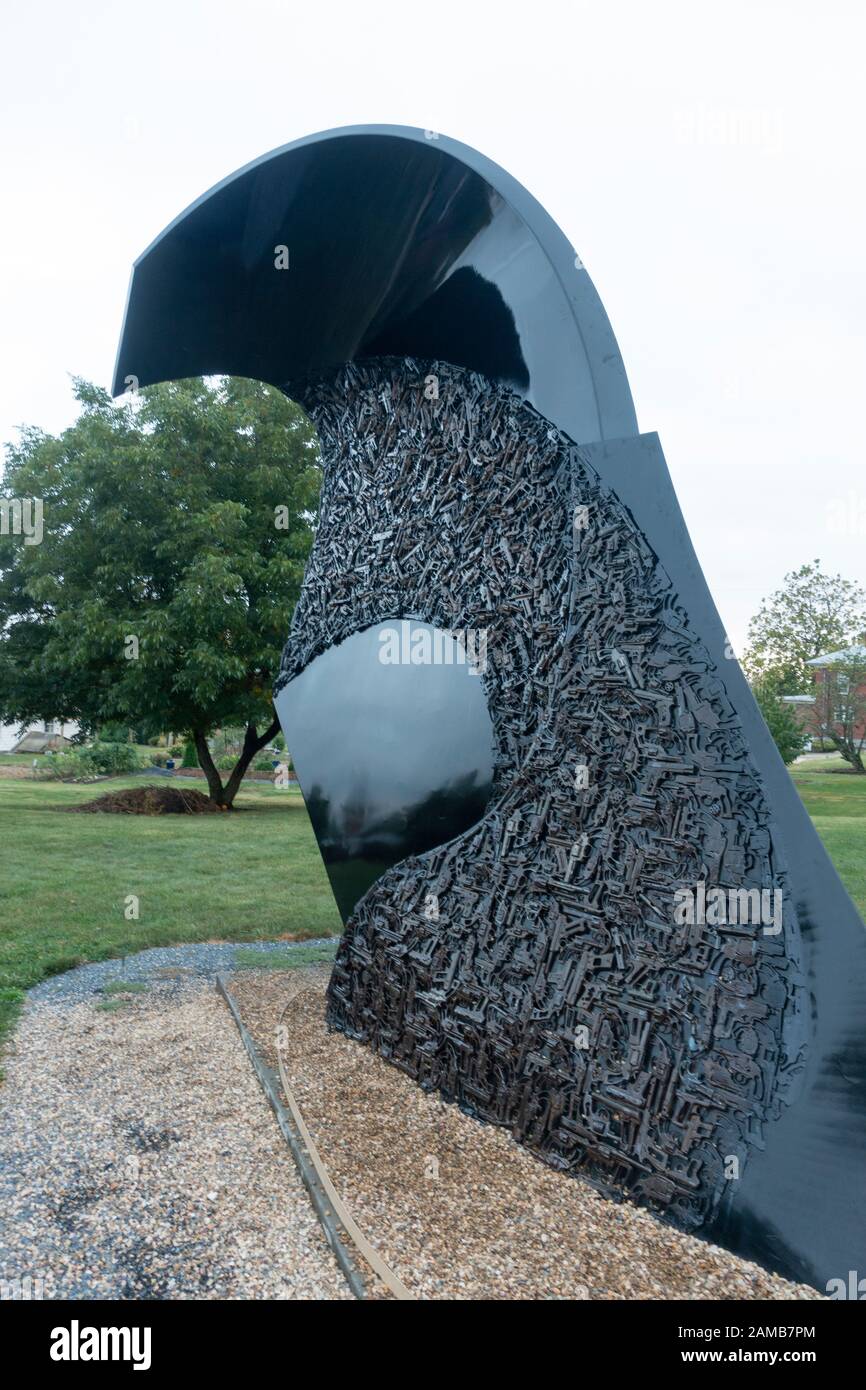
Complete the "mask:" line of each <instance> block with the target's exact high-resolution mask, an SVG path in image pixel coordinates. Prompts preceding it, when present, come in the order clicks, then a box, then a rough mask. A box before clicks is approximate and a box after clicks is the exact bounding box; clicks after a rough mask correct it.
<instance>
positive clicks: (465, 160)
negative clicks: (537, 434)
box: [114, 126, 637, 441]
mask: <svg viewBox="0 0 866 1390" xmlns="http://www.w3.org/2000/svg"><path fill="white" fill-rule="evenodd" d="M278 246H286V247H287V248H288V253H289V268H288V269H287V270H278V269H276V268H275V264H274V263H275V259H276V257H275V248H276V247H278ZM387 354H397V355H412V356H417V357H427V358H441V359H442V360H443V361H446V362H452V363H454V364H456V365H457V366H461V367H471V368H475V369H476V370H478V371H481V372H483V373H484V374H485V375H486V376H488V377H489V378H490V379H491V380H493V381H502V382H506V383H508V384H509V385H510V386H513V387H514V389H515V390H518V391H520V392H521V394H524V395H525V396H526V397H527V399H528V400H529V401H530V402H531V403H532V404H533V405H535V406H536V407H537V409H538V410H540V411H541V413H542V414H543V415H546V416H547V418H548V419H550V420H553V421H554V422H555V423H556V424H558V425H560V426H561V427H562V428H563V429H565V430H567V432H568V433H569V434H570V435H571V436H572V438H574V439H577V440H580V441H588V440H597V439H605V438H617V437H620V436H623V435H629V434H634V433H636V431H637V423H636V420H635V414H634V406H633V404H632V399H631V393H630V391H629V387H628V382H627V380H626V375H625V370H624V368H623V365H622V359H621V357H620V353H619V349H618V348H617V345H616V340H615V339H614V336H613V332H612V331H611V327H610V324H609V322H608V320H607V316H606V314H605V312H604V308H603V307H602V304H601V301H600V299H599V297H598V295H597V294H596V292H595V289H594V287H593V285H592V281H591V280H590V278H589V275H588V274H587V272H586V270H585V269H584V268H583V267H582V265H576V264H575V252H574V248H573V247H571V246H570V245H569V243H568V242H567V240H566V238H565V237H564V236H563V235H562V232H561V231H560V230H559V228H558V227H557V226H556V225H555V223H553V222H552V220H551V219H550V218H549V217H548V215H547V214H546V213H545V211H544V209H543V208H542V207H541V206H540V205H539V204H538V203H537V202H536V201H535V199H534V198H532V197H531V195H530V194H529V193H527V191H526V189H524V188H522V187H521V185H520V184H519V183H517V181H516V180H515V179H513V178H511V176H510V175H509V174H507V173H506V172H505V171H504V170H503V169H500V168H499V167H498V166H497V165H495V164H493V163H492V162H491V161H490V160H488V159H485V158H484V156H483V155H479V154H478V153H477V151H475V150H471V149H469V147H468V146H466V145H462V144H460V143H459V141H456V140H451V139H448V138H447V137H446V136H444V135H440V136H438V137H436V138H435V139H430V138H426V137H425V133H424V132H423V131H420V130H419V131H415V130H409V129H403V128H400V127H393V126H369V127H355V128H347V129H345V130H337V131H331V132H325V133H324V134H322V135H314V136H310V137H309V138H308V139H305V140H299V141H296V142H295V143H294V144H292V145H287V146H285V147H284V148H283V149H280V150H276V151H274V152H273V153H272V154H269V155H265V156H263V157H262V158H261V159H258V160H256V161H255V162H254V163H253V164H250V165H248V166H247V167H246V168H245V169H241V170H240V171H239V172H238V173H236V174H234V175H232V177H231V178H229V179H226V180H225V181H224V182H223V183H221V184H219V185H217V187H216V188H214V189H212V190H211V191H210V192H209V193H207V194H205V195H204V196H203V197H202V198H200V199H199V200H198V201H197V202H196V203H194V204H193V205H192V206H191V207H190V208H188V209H187V210H186V212H184V213H182V214H181V216H180V217H179V218H178V219H177V220H176V221H175V222H173V223H172V224H171V226H170V227H168V228H167V229H166V230H165V231H164V232H163V233H162V235H161V236H159V237H158V238H157V239H156V241H154V242H153V244H152V245H151V246H150V247H148V249H147V250H146V251H145V252H144V253H143V255H142V256H141V257H140V258H139V260H138V261H137V262H136V264H135V268H134V271H133V275H132V282H131V285H130V291H129V301H128V305H127V313H126V319H125V323H124V328H123V334H122V337H121V343H120V348H119V352H118V359H117V367H116V371H115V380H114V390H115V391H116V392H120V391H122V390H123V389H124V386H125V384H126V379H127V377H134V378H135V381H136V382H137V384H138V385H139V386H146V385H148V384H150V383H151V382H154V381H165V380H170V379H176V378H179V377H185V376H198V375H204V374H206V373H210V372H213V373H221V372H227V373H231V374H233V375H235V376H248V377H256V378H259V379H260V380H262V381H268V382H271V383H272V384H273V385H275V386H280V387H284V388H285V389H286V390H287V391H288V393H289V394H290V395H291V394H293V390H295V389H296V388H297V384H298V379H299V378H301V377H304V376H306V375H307V374H308V373H318V372H320V371H324V370H327V369H329V368H331V367H335V366H339V365H340V364H341V363H343V362H346V361H349V360H351V359H352V358H354V357H379V356H383V355H387Z"/></svg>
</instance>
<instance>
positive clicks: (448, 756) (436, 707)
mask: <svg viewBox="0 0 866 1390" xmlns="http://www.w3.org/2000/svg"><path fill="white" fill-rule="evenodd" d="M437 631H438V632H439V642H438V643H437V644H436V645H435V646H434V642H433V639H434V635H435V634H436V632H437ZM380 634H382V635H383V636H384V637H386V638H388V637H389V636H391V635H395V636H396V640H397V643H398V644H399V650H400V654H401V656H402V655H405V657H406V662H405V664H402V663H401V664H393V663H390V662H389V663H387V664H386V663H385V662H384V661H383V659H382V658H383V657H387V656H388V655H390V654H392V652H391V651H389V650H388V649H387V648H386V644H385V643H384V642H383V640H382V637H381V636H380ZM424 634H426V638H427V641H428V643H429V648H428V650H429V653H430V655H432V656H433V657H434V658H435V657H436V656H440V657H441V662H437V661H435V660H433V661H430V662H426V661H423V660H418V661H416V662H415V663H414V664H413V663H412V660H411V658H412V656H413V652H414V654H415V655H416V656H417V657H419V658H423V657H424V656H425V655H426V654H427V653H426V652H425V650H424V645H425V638H424ZM276 707H277V714H278V715H279V719H280V724H281V725H282V729H283V733H284V734H285V737H286V743H287V745H288V747H289V750H290V752H291V754H292V758H293V761H294V764H295V769H296V771H297V774H298V781H299V782H300V785H301V790H302V791H303V793H304V799H305V801H306V803H307V810H308V811H309V813H310V819H311V821H312V823H313V829H314V830H315V832H316V839H317V840H318V843H319V849H320V850H321V854H322V858H323V860H324V862H325V867H326V869H327V871H328V877H329V878H330V880H331V887H332V888H333V890H334V897H335V898H336V899H337V906H338V907H339V909H340V914H341V916H342V918H343V921H344V922H345V921H347V920H348V918H349V916H350V914H351V912H352V909H353V907H354V906H355V904H356V902H357V901H358V899H359V898H360V897H362V895H363V894H364V893H365V892H366V891H367V889H368V888H369V887H370V884H371V883H374V882H375V881H376V879H377V878H379V877H380V876H381V875H382V874H383V873H384V872H385V870H386V869H388V868H390V867H391V865H392V864H399V863H400V862H401V861H402V860H404V859H406V858H408V856H409V855H410V854H423V853H424V851H425V850H429V849H434V848H435V847H436V846H437V845H441V844H445V843H446V842H447V841H448V840H452V839H454V837H455V836H457V835H460V834H462V832H463V831H464V830H467V829H469V827H470V826H472V825H474V824H475V823H476V821H479V820H480V819H481V817H482V816H483V814H484V810H485V808H486V806H487V803H488V801H489V799H490V791H491V781H492V776H493V726H492V724H491V721H490V715H489V713H488V711H487V702H486V700H485V697H484V690H483V687H482V679H481V676H480V675H479V674H476V673H474V672H473V670H472V668H471V666H470V665H469V664H468V662H467V661H466V653H465V651H464V650H463V648H461V647H460V645H459V644H458V643H457V642H455V640H454V639H453V637H450V636H448V635H445V634H442V633H441V630H437V629H434V628H433V627H431V626H430V625H429V624H427V623H418V622H412V623H411V624H410V623H409V622H408V621H404V622H400V621H399V620H395V621H394V622H389V623H380V624H377V625H376V627H372V628H367V629H366V631H364V632H358V633H356V634H355V635H354V636H353V637H349V638H348V639H347V640H346V641H345V642H341V643H340V645H339V646H336V647H331V648H330V649H329V650H328V651H326V652H323V653H322V655H321V656H319V657H316V659H315V660H314V661H312V662H311V663H310V665H309V666H308V667H307V668H306V670H305V671H303V672H302V673H301V675H300V676H297V677H296V678H295V679H294V680H293V681H291V682H290V683H289V684H288V685H287V686H285V687H284V688H283V689H282V690H281V692H280V694H279V695H278V696H277V699H276Z"/></svg>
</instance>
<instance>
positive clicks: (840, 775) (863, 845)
mask: <svg viewBox="0 0 866 1390" xmlns="http://www.w3.org/2000/svg"><path fill="white" fill-rule="evenodd" d="M791 776H792V777H793V779H794V784H795V786H796V788H797V790H798V792H799V793H800V795H801V797H802V798H803V804H804V805H805V807H806V810H807V811H808V812H809V815H810V816H811V817H812V821H813V823H814V826H815V829H816V830H817V831H818V834H819V835H820V836H821V839H822V840H823V841H824V847H825V848H826V850H827V853H828V854H829V856H830V858H831V859H832V860H833V863H834V864H835V866H836V870H837V872H838V874H839V877H840V878H841V880H842V882H843V883H844V885H845V887H846V888H847V889H848V892H849V893H850V895H851V897H852V898H853V900H854V902H855V903H856V905H857V910H858V912H859V913H860V916H861V917H862V918H863V919H864V921H866V777H862V776H859V775H858V774H856V773H853V772H848V771H847V767H846V764H845V763H844V762H843V761H842V759H841V758H840V757H839V755H838V753H830V754H827V755H821V756H820V757H815V758H807V759H805V760H804V761H802V762H798V763H796V764H795V765H794V766H793V767H792V768H791Z"/></svg>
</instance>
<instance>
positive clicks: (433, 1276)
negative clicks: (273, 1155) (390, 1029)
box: [228, 970, 821, 1299]
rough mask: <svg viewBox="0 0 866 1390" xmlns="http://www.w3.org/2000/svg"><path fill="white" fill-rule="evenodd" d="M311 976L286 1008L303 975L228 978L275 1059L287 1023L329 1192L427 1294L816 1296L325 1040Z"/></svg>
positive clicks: (290, 1058) (291, 1064) (353, 1048)
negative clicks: (612, 1195)
mask: <svg viewBox="0 0 866 1390" xmlns="http://www.w3.org/2000/svg"><path fill="white" fill-rule="evenodd" d="M304 974H305V976H306V981H305V982H306V983H307V985H308V986H309V987H308V988H307V989H305V990H304V991H303V992H301V993H298V994H297V995H296V997H295V998H294V999H293V1000H292V1002H290V1003H289V1004H288V1007H286V1003H287V1000H290V999H291V996H292V994H293V993H294V991H295V990H296V988H297V986H298V984H299V983H300V980H299V972H295V971H292V972H291V975H283V974H282V972H279V971H277V972H275V973H270V974H265V973H264V972H260V971H250V972H244V973H243V974H240V975H237V976H235V977H234V978H232V979H231V980H230V981H229V982H228V983H229V988H230V989H231V992H232V994H233V995H234V997H235V999H236V1000H237V1002H238V1005H239V1007H240V1009H241V1013H242V1015H243V1018H244V1022H245V1023H246V1025H247V1027H248V1028H249V1030H250V1032H251V1033H252V1034H253V1036H254V1038H255V1039H256V1042H257V1043H258V1045H259V1047H260V1049H261V1050H262V1051H263V1053H264V1054H265V1055H266V1057H267V1058H268V1060H269V1061H270V1062H271V1065H276V1052H275V1044H276V1039H277V1036H278V1034H277V1029H278V1027H279V1025H280V1020H281V1019H282V1021H283V1024H284V1025H285V1028H286V1037H287V1043H286V1046H285V1051H284V1054H283V1055H284V1058H285V1060H286V1070H287V1074H288V1078H289V1082H290V1084H291V1086H292V1088H293V1090H294V1092H295V1095H296V1097H297V1100H298V1103H299V1104H300V1107H301V1110H302V1112H303V1114H304V1118H305V1120H306V1122H307V1124H308V1125H309V1127H310V1129H311V1131H312V1134H313V1137H314V1139H315V1140H316V1143H317V1145H318V1147H319V1150H320V1152H321V1155H322V1158H323V1159H324V1161H325V1163H326V1165H327V1167H328V1169H329V1172H330V1175H331V1178H332V1180H333V1182H334V1185H335V1186H336V1188H337V1190H338V1192H340V1193H341V1195H342V1196H343V1199H344V1200H345V1201H346V1203H347V1204H348V1206H349V1209H350V1210H351V1212H352V1214H353V1215H354V1217H355V1219H356V1221H357V1222H358V1224H359V1225H360V1227H361V1229H362V1231H363V1232H364V1234H365V1235H366V1236H367V1238H368V1240H370V1241H371V1242H372V1244H373V1245H375V1246H376V1247H377V1249H378V1250H379V1253H380V1254H381V1255H382V1257H383V1258H384V1259H385V1260H386V1262H387V1263H388V1264H389V1265H390V1266H391V1268H392V1269H393V1270H394V1271H395V1273H396V1274H397V1275H398V1276H399V1277H400V1279H402V1280H403V1282H404V1283H405V1284H406V1285H407V1287H408V1288H409V1289H410V1290H411V1291H412V1292H414V1293H416V1294H417V1295H418V1296H419V1297H421V1298H434V1299H442V1298H444V1299H454V1298H457V1299H490V1298H495V1299H547V1298H554V1299H574V1298H588V1299H688V1298H702V1299H814V1298H819V1297H820V1296H821V1295H820V1294H818V1293H817V1292H816V1291H815V1290H814V1289H811V1288H808V1287H806V1286H804V1285H798V1284H791V1283H788V1282H787V1281H785V1280H784V1279H781V1278H778V1277H777V1276H775V1275H771V1274H768V1273H766V1272H765V1271H764V1270H762V1269H761V1268H759V1267H758V1266H757V1265H754V1264H750V1263H748V1262H747V1261H745V1260H741V1259H738V1258H737V1257H736V1256H735V1255H731V1254H729V1253H728V1252H727V1251H725V1250H721V1249H719V1248H718V1247H717V1246H712V1245H709V1244H707V1242H705V1241H702V1240H698V1239H696V1238H695V1237H692V1236H687V1235H683V1234H681V1233H680V1232H678V1231H675V1230H673V1229H672V1228H671V1227H669V1226H666V1225H664V1224H663V1223H662V1222H660V1221H658V1220H656V1219H655V1218H654V1217H653V1216H651V1215H650V1214H649V1213H648V1212H646V1211H643V1210H641V1209H639V1208H638V1207H635V1206H633V1205H632V1204H630V1203H627V1202H624V1203H616V1202H612V1201H609V1200H607V1199H605V1198H604V1197H602V1196H600V1195H599V1194H598V1193H597V1192H595V1191H594V1190H593V1189H592V1188H590V1187H589V1186H588V1185H586V1184H585V1183H582V1182H580V1181H578V1180H575V1179H574V1178H568V1177H565V1176H563V1175H562V1174H561V1173H557V1172H555V1171H554V1170H553V1169H551V1168H548V1167H546V1166H545V1165H544V1164H542V1163H540V1162H539V1161H538V1160H537V1159H536V1158H534V1157H533V1156H532V1155H531V1154H529V1153H528V1152H527V1151H526V1150H525V1149H522V1148H520V1147H519V1146H518V1145H517V1144H515V1143H514V1142H513V1140H511V1138H510V1137H509V1136H508V1134H507V1133H506V1132H505V1131H504V1130H501V1129H496V1128H494V1127H493V1126H492V1125H482V1124H480V1123H478V1121H476V1120H473V1119H470V1118H469V1117H468V1116H466V1115H464V1114H463V1113H462V1112H461V1111H460V1110H458V1109H457V1107H456V1106H454V1105H446V1104H444V1103H443V1102H442V1101H440V1100H439V1099H438V1098H436V1097H435V1096H431V1095H427V1094H425V1093H424V1092H423V1091H422V1090H420V1088H419V1087H418V1086H416V1085H415V1083H414V1082H412V1081H411V1080H410V1079H409V1078H408V1077H406V1076H405V1075H404V1074H403V1073H402V1072H400V1071H398V1070H397V1069H396V1068H395V1067H392V1066H389V1065H388V1064H387V1063H385V1062H384V1061H382V1060H381V1058H379V1057H377V1056H376V1055H375V1054H374V1053H372V1052H370V1051H368V1050H367V1049H366V1048H364V1047H361V1046H360V1044H358V1043H355V1042H352V1041H350V1040H349V1039H347V1038H345V1037H343V1036H342V1035H341V1034H338V1033H334V1034H329V1033H328V1032H327V1031H326V1029H325V1026H324V1022H323V1011H324V999H323V991H324V988H325V981H326V974H325V972H323V971H321V970H320V971H318V972H315V973H314V972H304ZM284 1011H285V1016H284V1017H283V1014H284Z"/></svg>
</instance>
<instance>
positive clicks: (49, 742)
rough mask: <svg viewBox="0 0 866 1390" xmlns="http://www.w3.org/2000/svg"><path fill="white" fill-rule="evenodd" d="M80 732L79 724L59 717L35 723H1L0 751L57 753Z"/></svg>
mask: <svg viewBox="0 0 866 1390" xmlns="http://www.w3.org/2000/svg"><path fill="white" fill-rule="evenodd" d="M78 732H79V728H78V725H77V724H75V723H73V722H72V721H67V722H66V723H64V722H63V721H62V720H58V719H45V720H42V722H41V723H40V722H36V723H33V724H0V753H47V752H49V751H52V752H55V753H56V752H57V751H58V749H60V748H66V747H67V746H68V745H69V743H70V742H71V741H72V739H73V738H74V737H75V735H76V734H77V733H78Z"/></svg>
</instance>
